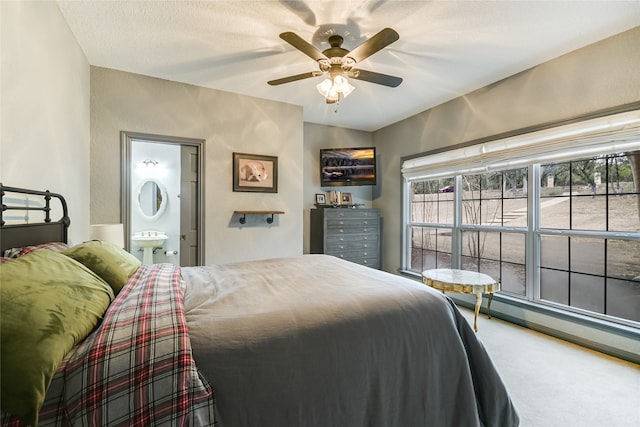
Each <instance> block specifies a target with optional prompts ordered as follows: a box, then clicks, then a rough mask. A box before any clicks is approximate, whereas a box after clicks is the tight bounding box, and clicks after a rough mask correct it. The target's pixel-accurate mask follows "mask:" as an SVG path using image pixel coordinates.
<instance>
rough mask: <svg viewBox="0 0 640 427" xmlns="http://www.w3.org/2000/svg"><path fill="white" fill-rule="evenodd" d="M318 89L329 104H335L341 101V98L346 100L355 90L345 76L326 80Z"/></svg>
mask: <svg viewBox="0 0 640 427" xmlns="http://www.w3.org/2000/svg"><path fill="white" fill-rule="evenodd" d="M316 89H318V92H319V93H320V95H322V96H323V97H324V98H325V100H326V102H327V104H334V103H336V102H338V101H340V98H341V97H342V98H346V97H347V96H349V94H350V93H351V92H353V90H354V89H355V87H353V86H352V85H351V84H350V83H349V80H347V78H346V77H344V76H335V77H334V78H333V80H332V79H329V78H327V79H324V80H323V81H322V82H320V83H319V84H318V85H317V86H316Z"/></svg>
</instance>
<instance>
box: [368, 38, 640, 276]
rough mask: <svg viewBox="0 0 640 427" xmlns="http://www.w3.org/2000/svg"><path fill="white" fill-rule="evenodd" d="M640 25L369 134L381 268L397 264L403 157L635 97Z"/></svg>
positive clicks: (638, 96)
mask: <svg viewBox="0 0 640 427" xmlns="http://www.w3.org/2000/svg"><path fill="white" fill-rule="evenodd" d="M639 70H640V27H636V28H634V29H632V30H630V31H627V32H625V33H622V34H619V35H617V36H614V37H611V38H609V39H606V40H603V41H601V42H598V43H595V44H593V45H590V46H587V47H585V48H582V49H579V50H577V51H574V52H572V53H569V54H567V55H564V56H561V57H559V58H556V59H554V60H552V61H549V62H547V63H545V64H542V65H539V66H537V67H534V68H532V69H530V70H527V71H525V72H522V73H520V74H517V75H515V76H512V77H509V78H507V79H504V80H502V81H500V82H497V83H494V84H492V85H489V86H486V87H484V88H482V89H479V90H477V91H475V92H472V93H470V94H468V95H466V96H463V97H460V98H456V99H454V100H452V101H450V102H447V103H445V104H442V105H439V106H437V107H435V108H433V109H431V110H428V111H425V112H423V113H420V114H418V115H416V116H413V117H411V118H408V119H406V120H403V121H401V122H398V123H395V124H393V125H391V126H388V127H386V128H384V129H381V130H379V131H377V132H375V133H374V134H373V140H374V142H375V145H376V147H377V149H378V151H379V152H380V160H381V167H382V169H383V171H384V177H383V180H382V183H381V188H380V189H379V190H380V193H379V194H375V195H374V199H373V206H374V207H378V208H380V209H381V212H382V216H383V217H384V221H385V228H384V236H383V239H384V242H385V244H384V248H383V268H384V269H385V270H387V271H390V272H395V271H397V270H398V269H399V268H400V267H401V233H402V227H401V185H402V183H401V175H400V163H401V158H402V157H403V156H409V155H414V154H417V153H421V152H426V151H430V150H435V149H440V148H444V147H447V146H451V145H456V144H460V143H464V142H467V141H472V140H475V139H478V138H482V137H488V136H491V135H495V134H498V133H502V132H507V131H512V130H517V129H520V128H524V127H528V126H535V125H540V124H545V123H550V122H555V121H561V120H566V119H571V118H573V117H576V116H581V115H585V114H588V113H592V112H596V111H598V110H602V109H606V108H611V107H615V106H619V105H623V104H628V103H632V102H637V101H640V72H639Z"/></svg>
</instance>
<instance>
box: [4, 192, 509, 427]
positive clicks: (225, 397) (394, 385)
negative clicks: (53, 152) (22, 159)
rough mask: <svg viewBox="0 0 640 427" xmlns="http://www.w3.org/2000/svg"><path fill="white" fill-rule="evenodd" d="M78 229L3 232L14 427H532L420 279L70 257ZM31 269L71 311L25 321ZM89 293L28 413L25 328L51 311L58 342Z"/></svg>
mask: <svg viewBox="0 0 640 427" xmlns="http://www.w3.org/2000/svg"><path fill="white" fill-rule="evenodd" d="M7 188H8V187H4V188H3V196H4V194H5V192H6V190H7ZM10 189H11V190H12V191H13V192H16V191H17V192H18V193H19V192H20V191H31V190H21V189H15V188H10ZM19 194H20V193H19ZM55 197H58V195H55ZM55 197H54V198H55ZM59 197H61V196H59ZM62 200H63V202H62V203H64V199H63V198H62ZM47 203H48V202H47ZM4 205H5V202H4V201H3V206H4ZM3 211H4V207H3ZM69 222H70V221H69V220H68V218H67V217H66V208H65V209H64V213H63V217H62V219H61V220H60V221H57V222H56V221H51V220H49V221H47V222H46V224H49V225H50V226H52V227H58V228H59V230H60V231H59V233H60V234H59V235H56V234H55V233H57V232H53V234H54V235H52V234H51V233H50V232H47V233H44V234H43V236H44V237H42V238H37V237H36V238H34V237H33V236H32V235H31V234H32V233H31V231H30V232H27V233H25V229H31V228H32V227H25V226H23V225H20V226H18V225H13V224H5V222H4V221H2V227H1V230H0V233H2V234H1V235H0V238H1V239H0V242H1V245H0V246H2V248H1V249H2V252H3V254H4V253H5V251H6V250H7V249H9V250H10V252H9V253H7V254H8V255H11V256H12V258H3V260H2V261H3V262H2V264H0V269H2V270H0V271H2V278H3V284H2V300H1V301H0V302H1V303H2V311H1V313H2V319H1V320H2V343H1V344H2V347H1V348H2V351H3V353H2V421H3V425H26V423H31V424H36V423H37V424H38V425H40V426H48V425H52V426H53V425H60V426H62V425H87V426H88V425H218V426H223V427H242V426H286V427H294V426H305V427H307V426H311V427H312V426H325V427H326V426H344V427H354V426H380V427H383V426H384V427H394V426H395V427H411V426H500V427H505V426H506V427H508V426H517V425H518V422H519V419H518V413H517V411H516V409H515V407H514V405H513V403H512V401H511V399H510V396H509V393H508V391H507V389H506V387H505V385H504V383H503V381H502V380H501V378H500V375H499V373H498V372H497V370H496V368H495V366H494V365H493V363H492V361H491V358H490V357H489V355H488V354H487V352H486V351H485V349H484V347H483V346H482V343H481V342H480V341H479V340H478V338H477V337H476V335H475V333H474V332H473V330H472V329H471V327H470V326H469V324H468V323H467V321H466V320H465V319H464V318H463V316H462V315H461V314H460V312H459V311H458V310H457V308H456V307H455V305H454V304H453V302H452V301H451V300H450V299H449V298H448V297H446V296H445V295H443V294H441V293H438V292H436V291H434V290H432V289H430V288H429V287H427V286H424V285H422V284H421V283H419V282H417V281H413V280H409V279H405V278H402V277H400V276H396V275H392V274H389V273H385V272H381V271H378V270H374V269H371V268H368V267H364V266H360V265H357V264H353V263H350V262H347V261H343V260H340V259H338V258H334V257H330V256H326V255H302V256H298V257H290V258H278V259H269V260H256V261H248V262H240V263H231V264H223V265H209V266H201V267H183V268H180V267H178V266H174V265H170V264H155V265H152V266H147V265H140V264H139V262H137V260H135V258H134V257H133V256H131V255H130V254H128V253H126V252H125V251H124V250H121V249H119V248H116V247H114V246H113V245H110V244H108V243H106V242H99V241H94V242H83V243H80V244H77V245H68V244H66V228H67V227H68V225H69ZM38 227H41V226H40V225H39V226H38ZM46 228H50V227H46ZM36 234H37V233H36ZM20 235H28V237H27V238H26V240H24V241H21V240H20V237H19V236H20ZM16 236H18V237H16ZM5 237H7V242H10V243H5ZM25 248H26V249H25ZM11 250H12V251H11ZM16 256H17V257H16ZM24 265H27V267H25V266H24ZM61 266H64V268H63V267H61ZM25 271H27V272H29V271H38V272H40V273H41V274H35V275H34V276H44V278H42V279H40V280H41V281H42V282H43V283H42V284H41V285H40V286H41V288H42V289H44V290H46V291H49V292H54V290H55V293H56V295H57V296H60V298H58V299H59V300H61V301H59V302H57V303H59V304H62V305H61V306H60V307H58V306H54V307H53V308H51V306H47V305H46V304H50V303H48V302H47V301H49V297H39V296H37V292H35V293H34V294H35V295H36V296H35V297H33V298H35V300H36V301H35V302H33V301H32V302H30V303H29V304H31V305H30V306H29V307H31V308H33V307H36V308H39V310H28V311H27V312H26V313H25V315H24V316H21V315H20V314H14V312H15V310H13V309H12V307H13V306H21V305H25V303H24V302H22V301H21V300H20V298H22V297H23V294H22V293H20V292H19V289H20V288H19V287H20V286H21V285H23V284H29V286H31V287H32V288H34V289H35V288H36V287H37V284H38V282H37V281H38V279H37V277H35V278H32V276H31V275H30V274H25V273H24V272H25ZM78 275H81V277H82V280H79V279H77V276H78ZM69 277H71V278H69ZM86 282H90V283H92V288H91V292H93V293H89V294H90V295H92V296H91V298H89V299H90V300H91V302H92V304H94V303H95V304H97V305H96V306H91V307H90V308H89V309H87V310H85V311H86V313H85V312H83V311H82V310H80V309H79V308H78V307H81V308H84V307H85V306H86V305H87V303H86V300H87V297H86V295H85V294H87V292H89V291H87V290H85V289H84V288H83V291H82V292H78V291H77V290H76V289H75V288H73V286H85V284H86ZM52 283H53V285H55V286H57V287H58V288H51V286H52ZM10 285H11V286H10ZM12 286H13V287H12ZM69 287H71V288H73V289H74V290H73V292H70V291H68V289H67V288H69ZM60 289H63V290H60ZM12 292H13V293H12ZM31 294H32V293H30V295H31ZM78 294H81V299H80V300H74V302H73V303H72V304H70V305H71V307H69V308H68V310H69V311H68V312H67V313H66V315H65V317H64V319H63V320H65V319H67V320H69V321H71V322H72V323H73V325H74V326H76V324H82V323H83V322H84V323H86V324H84V326H83V329H82V331H80V332H76V333H75V335H73V334H72V335H73V336H72V337H71V338H69V337H66V338H64V339H63V340H66V341H65V345H64V346H60V345H59V343H56V346H57V347H62V348H59V349H57V352H58V355H57V356H56V357H57V358H54V360H53V361H51V360H49V361H48V365H47V369H48V370H47V369H45V371H47V372H45V374H42V373H41V372H39V373H37V377H38V379H39V381H40V383H39V384H38V386H41V387H40V390H39V391H40V392H41V394H42V395H39V394H38V393H34V392H32V390H27V392H31V394H33V396H31V395H29V397H30V399H31V400H34V401H35V403H32V404H31V405H30V406H28V407H25V406H24V405H22V406H21V405H20V402H21V399H16V396H17V395H18V394H19V393H24V392H25V391H24V390H22V391H20V390H18V391H16V390H14V389H13V387H14V386H15V383H20V384H22V383H23V381H16V380H15V379H16V378H22V376H23V375H24V376H27V375H33V372H30V371H31V369H26V368H25V366H24V365H29V366H30V365H31V364H30V363H20V361H21V360H22V361H24V360H26V359H20V358H18V360H17V361H16V360H14V364H15V365H16V366H9V365H8V364H9V363H10V362H11V360H5V357H7V358H8V359H11V357H12V355H11V354H7V351H10V350H11V349H12V348H17V349H18V350H16V351H15V352H16V353H18V352H20V351H24V350H25V346H26V345H25V344H24V343H22V342H19V343H16V342H14V341H16V340H18V339H17V338H16V330H18V331H20V334H22V331H24V330H26V329H29V330H37V329H38V328H32V327H30V328H24V327H23V329H20V328H21V327H22V326H21V323H23V322H24V321H25V320H24V318H23V317H28V318H31V317H36V318H37V317H38V313H39V312H40V311H42V312H47V313H48V314H47V316H48V317H45V318H44V320H41V321H42V322H44V325H45V327H44V328H42V327H41V328H40V329H42V330H44V331H45V333H44V335H47V334H51V333H52V332H51V327H50V326H51V325H50V323H51V318H50V317H51V316H50V312H51V311H52V310H53V312H56V313H59V312H63V311H64V310H65V308H64V307H63V305H64V302H65V301H66V300H67V298H68V296H69V295H73V298H78ZM69 298H71V297H69ZM43 301H44V303H43ZM39 304H44V305H43V306H42V307H40V305H39ZM12 310H13V311H12ZM18 313H19V312H18ZM87 313H89V314H88V315H87ZM75 316H79V317H80V318H82V321H76V318H75ZM87 317H89V321H88V322H87V321H85V320H86V319H85V318H87ZM11 327H13V328H14V331H13V335H12V333H11V331H9V330H8V329H10V328H11ZM35 335H36V336H35V337H32V339H33V340H35V341H34V342H35V344H33V345H34V346H35V347H32V348H33V349H36V351H33V350H31V347H30V348H29V351H28V352H27V353H29V355H28V356H29V357H32V356H33V354H38V355H39V354H40V353H45V352H46V351H44V350H42V351H41V350H40V347H38V346H40V345H41V344H42V341H43V333H40V334H39V335H38V334H35ZM62 335H64V334H62V333H57V335H56V337H58V336H61V337H62ZM46 338H47V339H46V340H45V341H52V339H50V338H51V337H50V336H47V337H46ZM12 346H13V347H12ZM47 351H48V350H47ZM20 357H27V356H20ZM13 359H16V356H15V355H14V356H13ZM38 363H39V361H38ZM36 364H37V363H36ZM10 370H15V371H16V372H13V371H10ZM20 370H22V371H29V372H24V373H22V371H20ZM18 371H20V372H18ZM36 382H37V381H36ZM21 387H23V388H25V387H24V386H21ZM20 395H22V394H20ZM34 396H35V398H34ZM38 399H39V400H38ZM16 401H17V403H16ZM12 410H13V411H12ZM15 412H19V414H16V413H15Z"/></svg>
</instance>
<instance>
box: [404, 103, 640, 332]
mask: <svg viewBox="0 0 640 427" xmlns="http://www.w3.org/2000/svg"><path fill="white" fill-rule="evenodd" d="M606 120H608V122H609V123H614V122H616V120H621V123H623V124H622V125H620V126H618V127H616V126H615V125H613V127H608V128H607V129H606V132H604V131H603V129H604V126H605V125H600V122H598V121H597V120H592V121H589V122H585V123H578V124H575V123H574V124H572V125H569V127H559V128H555V129H548V130H545V131H541V132H539V133H534V134H527V135H520V136H517V137H511V138H507V139H502V140H499V141H492V142H487V143H485V144H483V145H482V144H481V146H480V147H477V146H470V147H466V148H462V149H457V150H452V151H450V152H447V153H437V154H434V155H426V156H421V157H418V158H414V159H409V160H406V161H405V162H404V164H403V175H404V179H405V181H404V182H405V190H404V197H405V204H404V206H405V215H404V218H405V222H404V225H405V230H406V231H405V254H406V255H405V257H404V258H403V259H404V260H405V261H404V262H405V265H404V269H405V270H408V271H410V272H414V273H420V272H421V271H423V270H426V269H431V268H462V269H465V270H474V271H480V272H483V273H486V274H489V275H491V276H492V277H494V278H499V280H500V282H501V285H502V286H501V288H502V290H501V293H502V294H506V295H508V296H511V297H514V298H520V299H525V300H528V301H532V302H536V303H540V304H544V305H550V306H553V307H556V308H562V309H565V310H569V311H574V312H579V313H581V314H586V315H589V316H593V317H598V318H601V319H606V320H610V321H613V322H618V323H623V324H626V325H631V326H635V327H639V328H640V189H639V187H640V182H639V181H640V114H639V113H638V112H633V114H628V113H623V114H622V115H618V116H615V117H608V118H606ZM630 123H632V124H630ZM606 126H609V125H606ZM568 135H570V136H568ZM612 135H613V136H612ZM541 147H542V148H541ZM545 150H546V151H545ZM539 159H544V161H541V160H539ZM512 165H513V166H515V167H508V166H512ZM407 236H410V238H407Z"/></svg>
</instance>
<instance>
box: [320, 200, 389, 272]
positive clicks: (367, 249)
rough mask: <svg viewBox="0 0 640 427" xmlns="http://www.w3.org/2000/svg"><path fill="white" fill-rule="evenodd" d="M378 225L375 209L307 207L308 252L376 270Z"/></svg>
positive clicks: (378, 261) (378, 249)
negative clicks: (309, 209) (308, 219)
mask: <svg viewBox="0 0 640 427" xmlns="http://www.w3.org/2000/svg"><path fill="white" fill-rule="evenodd" d="M380 225H381V224H380V211H379V210H378V209H349V208H324V209H311V216H310V227H311V230H310V236H309V249H310V252H311V253H312V254H327V255H333V256H336V257H339V258H343V259H345V260H347V261H351V262H355V263H357V264H362V265H367V266H369V267H373V268H378V269H379V268H380V267H381V266H380Z"/></svg>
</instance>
